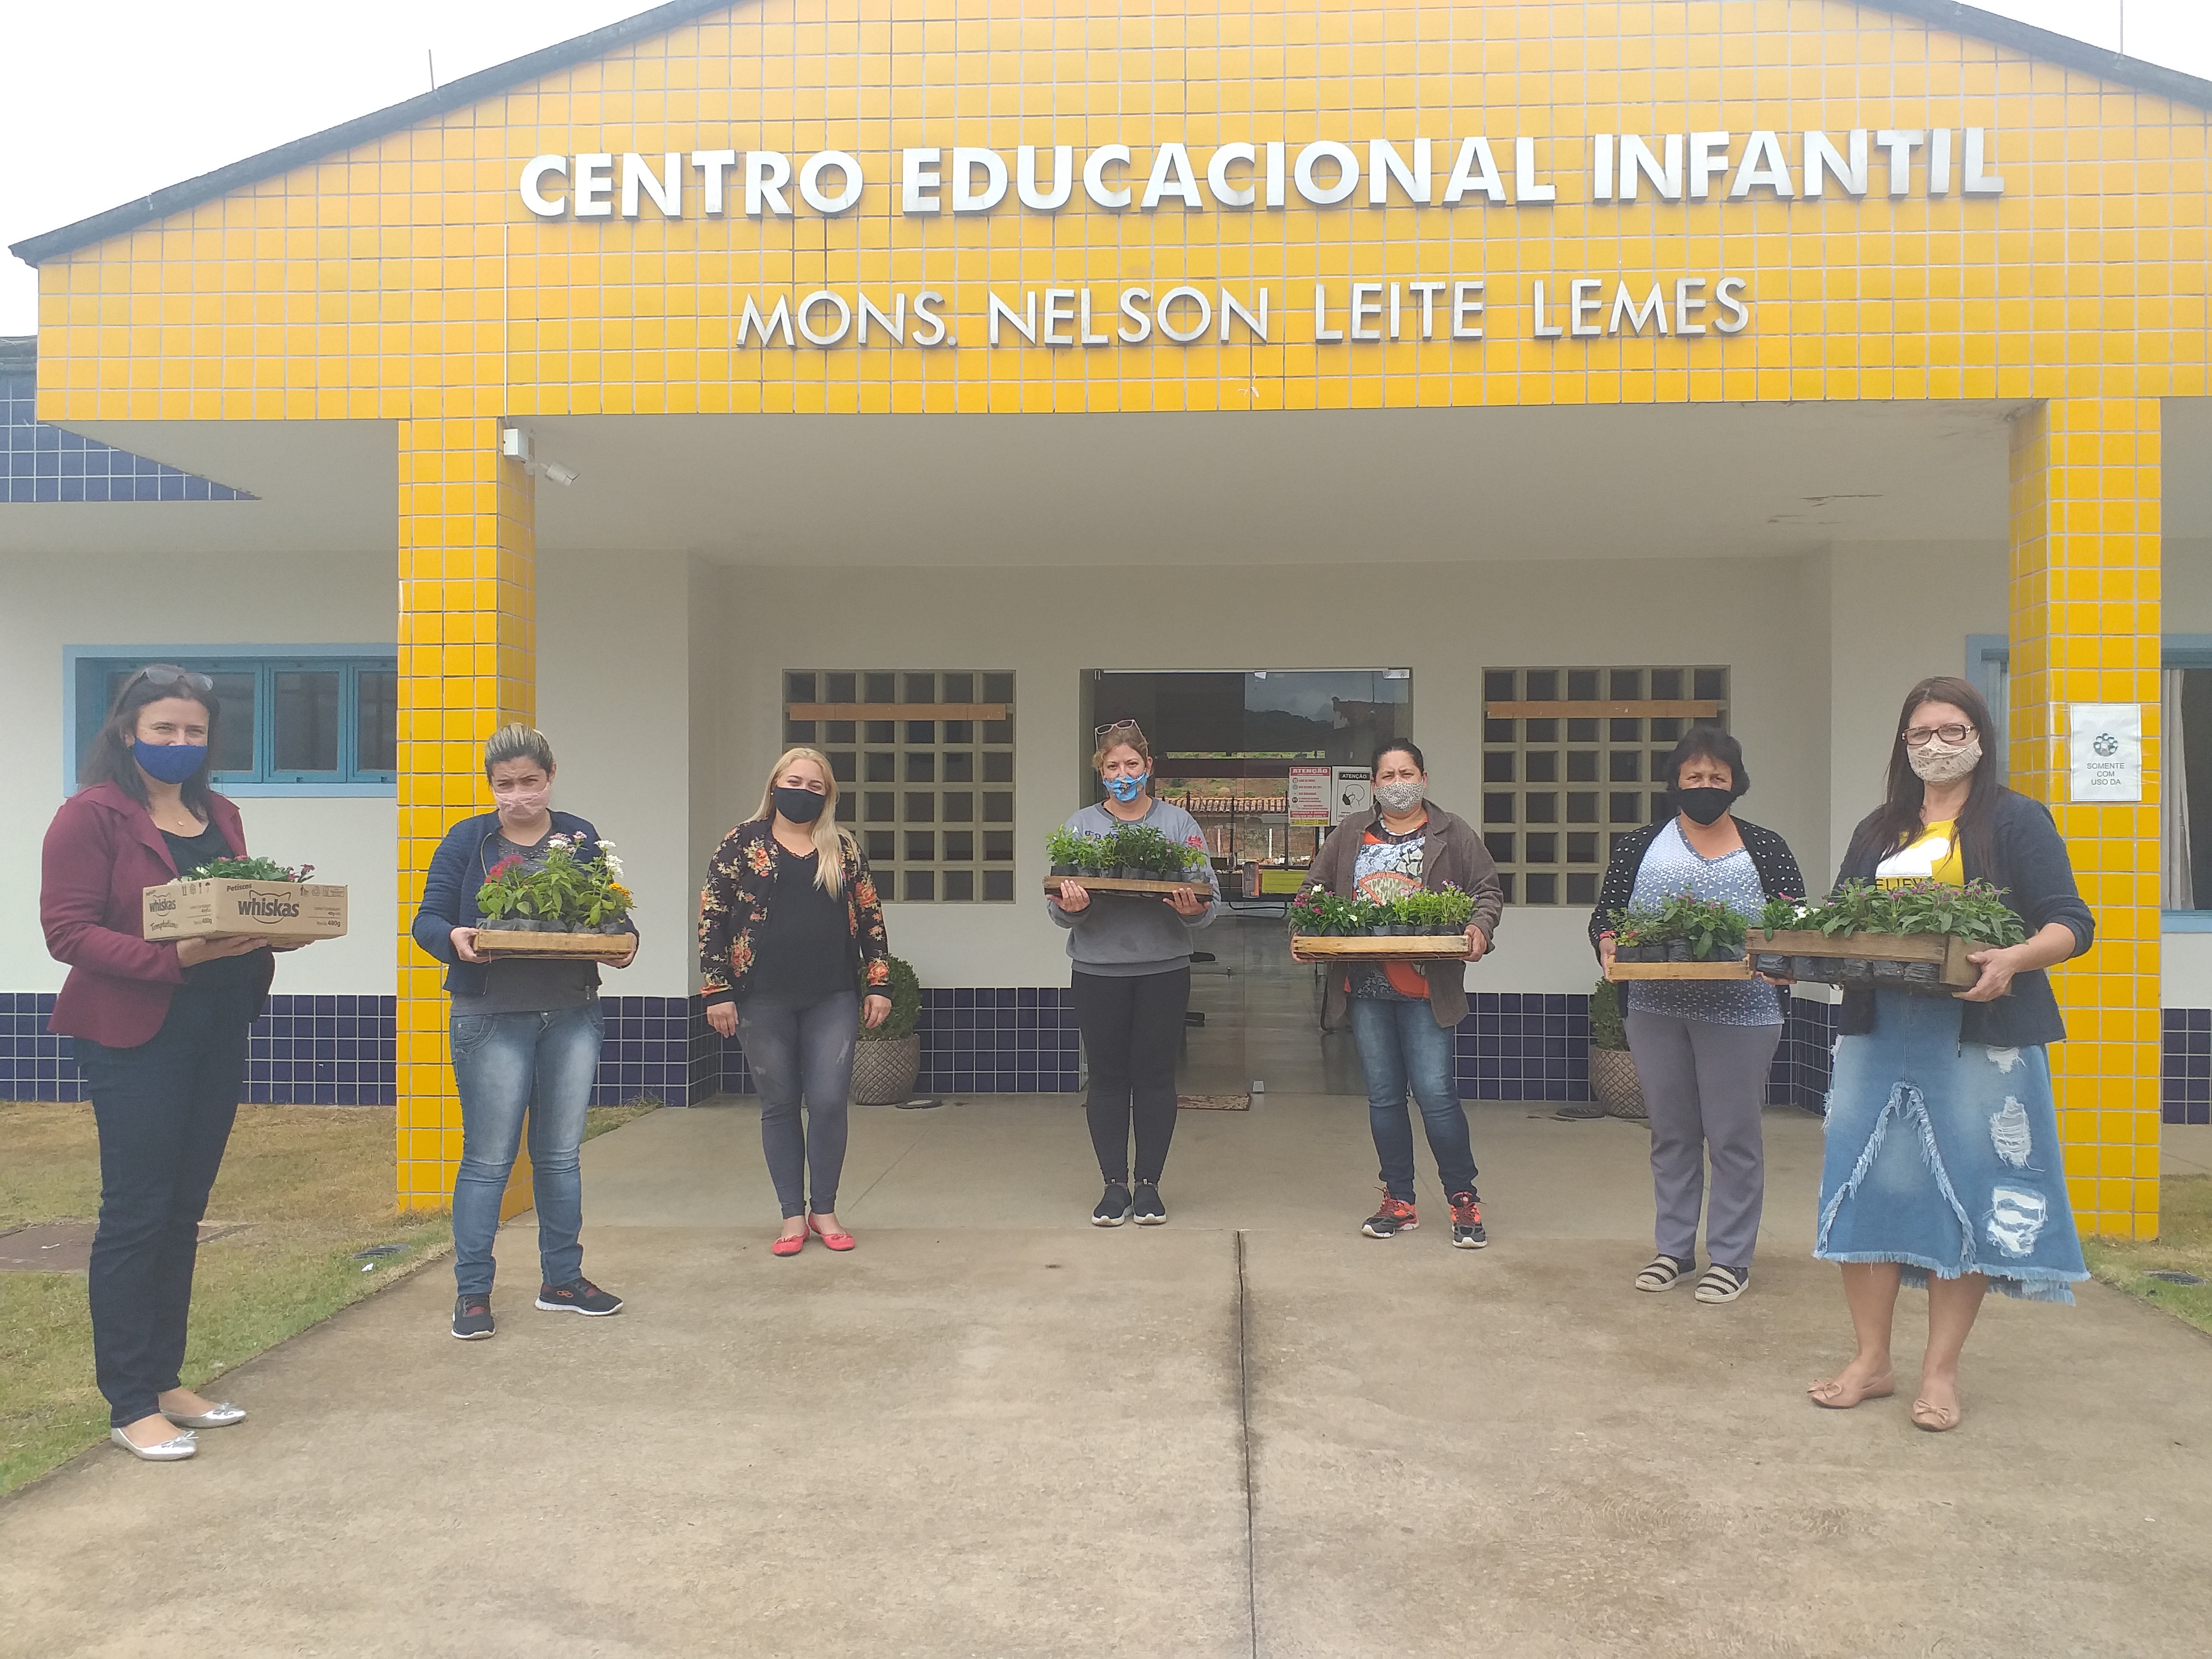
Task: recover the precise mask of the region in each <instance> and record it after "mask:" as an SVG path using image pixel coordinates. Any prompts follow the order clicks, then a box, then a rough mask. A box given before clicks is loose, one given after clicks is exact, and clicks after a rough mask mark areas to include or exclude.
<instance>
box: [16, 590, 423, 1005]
mask: <svg viewBox="0 0 2212 1659" xmlns="http://www.w3.org/2000/svg"><path fill="white" fill-rule="evenodd" d="M0 591H4V592H5V595H6V599H5V603H4V604H3V605H0V694H4V702H5V706H6V707H7V708H8V709H9V714H10V719H9V720H8V722H7V723H6V725H5V726H4V728H0V760H4V762H5V765H6V773H7V775H8V776H9V777H11V778H13V779H15V781H16V786H17V787H16V790H15V798H14V801H13V803H12V805H13V806H14V810H13V811H9V812H8V813H7V814H5V815H4V816H0V869H5V870H7V871H9V872H11V874H10V876H9V879H8V880H7V882H6V884H5V885H4V889H3V890H0V990H9V991H18V992H21V991H53V990H58V989H59V988H60V987H61V982H62V976H63V975H64V972H65V971H66V970H65V969H64V968H63V967H62V965H61V964H60V963H57V962H55V961H54V960H53V959H52V957H49V956H48V955H47V954H46V939H45V938H44V936H43V934H42V933H40V928H39V879H38V870H39V849H40V843H41V842H43V841H44V839H45V836H46V825H47V823H48V822H49V821H50V820H51V819H52V817H53V814H54V811H55V809H56V808H57V807H58V806H59V805H61V801H62V791H63V779H64V757H65V752H66V749H67V745H68V743H69V742H70V737H69V734H67V733H65V732H64V729H63V693H64V685H63V670H62V653H63V650H64V647H68V646H101V647H106V646H114V647H126V648H127V647H135V646H137V645H142V644H150V645H160V646H201V647H207V648H210V649H212V648H215V647H223V646H235V645H237V644H238V643H239V641H240V640H241V639H246V640H253V641H271V642H275V643H278V644H285V645H340V644H351V643H359V644H361V645H362V646H363V647H374V648H375V649H377V650H382V651H388V650H390V649H391V648H392V640H393V638H394V636H395V635H396V633H397V631H398V588H397V586H396V584H395V583H394V580H393V578H392V555H391V553H390V551H389V550H385V551H380V552H378V553H374V554H362V555H358V556H327V555H284V554H231V555H210V554H175V555H171V556H166V557H164V558H161V559H160V560H158V561H156V560H149V559H148V558H147V557H145V556H141V555H131V556H86V555H72V556H66V557H52V556H27V555H22V554H12V553H5V554H0ZM126 654H127V651H126ZM239 810H240V812H241V813H242V814H243V815H244V817H245V822H246V838H247V840H248V842H250V844H251V845H252V848H253V850H254V851H255V852H257V853H263V854H268V855H269V856H270V857H271V858H274V859H277V860H280V861H282V862H283V863H287V864H298V863H310V864H313V865H314V866H317V874H318V875H319V876H320V877H322V878H326V879H328V880H331V881H335V882H342V883H343V884H345V886H346V887H347V889H348V890H349V902H350V906H351V915H350V917H349V932H348V933H347V936H346V937H345V938H343V939H332V940H329V941H326V942H325V943H322V944H319V945H312V946H310V947H309V948H308V949H307V950H304V951H294V952H290V953H289V954H287V955H285V956H283V957H279V958H278V959H277V967H276V990H277V991H278V992H279V993H280V994H302V993H320V994H328V993H339V994H362V993H376V992H388V991H389V990H390V988H391V986H392V980H393V964H394V962H395V960H396V955H397V947H396V945H395V939H394V935H395V932H396V928H397V920H396V901H397V892H398V881H397V878H395V876H394V874H393V869H394V866H395V863H396V861H397V857H398V831H397V824H398V815H397V814H396V812H395V811H393V805H392V800H391V799H389V798H388V797H382V796H365V797H364V796H336V797H331V796H325V797H313V796H283V797H265V798H258V799H242V800H240V803H239Z"/></svg>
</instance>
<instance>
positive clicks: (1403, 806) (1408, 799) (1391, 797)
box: [1375, 782, 1421, 817]
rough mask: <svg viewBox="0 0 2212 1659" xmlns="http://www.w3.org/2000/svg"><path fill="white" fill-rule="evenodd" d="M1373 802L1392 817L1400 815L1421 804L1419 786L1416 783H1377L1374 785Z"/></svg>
mask: <svg viewBox="0 0 2212 1659" xmlns="http://www.w3.org/2000/svg"><path fill="white" fill-rule="evenodd" d="M1375 804H1376V805H1377V806H1379V807H1381V808H1382V809H1383V811H1386V812H1388V813H1389V814H1390V816H1391V817H1403V816H1404V815H1405V814H1407V813H1408V812H1410V811H1413V809H1414V808H1415V807H1416V806H1419V805H1420V804H1421V786H1420V785H1419V784H1418V783H1410V782H1408V783H1378V784H1376V786H1375Z"/></svg>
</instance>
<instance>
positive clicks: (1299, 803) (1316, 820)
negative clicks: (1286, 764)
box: [1291, 766, 1335, 824]
mask: <svg viewBox="0 0 2212 1659" xmlns="http://www.w3.org/2000/svg"><path fill="white" fill-rule="evenodd" d="M1334 822H1335V819H1334V818H1332V817H1330V816H1329V812H1328V768H1327V767H1326V766H1293V767H1292V768H1291V823H1294V824H1298V823H1306V824H1322V823H1334Z"/></svg>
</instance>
